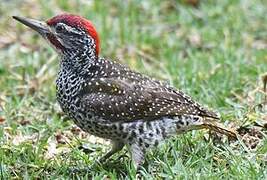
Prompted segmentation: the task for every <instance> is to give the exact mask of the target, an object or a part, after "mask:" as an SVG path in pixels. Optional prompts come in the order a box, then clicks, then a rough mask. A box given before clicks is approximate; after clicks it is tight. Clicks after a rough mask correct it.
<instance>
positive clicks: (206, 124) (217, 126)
mask: <svg viewBox="0 0 267 180" xmlns="http://www.w3.org/2000/svg"><path fill="white" fill-rule="evenodd" d="M202 126H203V128H207V129H210V130H213V131H215V132H218V133H221V134H224V135H227V136H228V137H230V138H234V139H237V132H236V131H235V130H233V129H229V128H226V127H224V126H223V125H222V124H221V123H219V122H217V121H214V120H213V119H210V118H205V119H204V121H203V124H202Z"/></svg>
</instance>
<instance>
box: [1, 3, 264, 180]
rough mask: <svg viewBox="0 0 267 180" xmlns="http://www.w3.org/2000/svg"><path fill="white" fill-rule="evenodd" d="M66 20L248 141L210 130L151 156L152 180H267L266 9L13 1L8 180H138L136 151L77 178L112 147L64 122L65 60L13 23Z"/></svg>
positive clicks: (6, 36)
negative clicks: (58, 81) (88, 28)
mask: <svg viewBox="0 0 267 180" xmlns="http://www.w3.org/2000/svg"><path fill="white" fill-rule="evenodd" d="M194 2H195V3H194ZM63 11H67V12H71V13H75V14H79V15H82V16H85V17H87V18H88V19H90V20H91V21H92V22H93V23H94V24H95V26H96V28H97V29H98V32H99V34H100V37H101V55H102V56H105V57H110V58H112V59H114V60H117V61H119V62H121V63H123V64H127V65H128V66H130V67H131V68H132V69H134V70H136V71H139V72H142V73H145V74H147V75H149V76H153V77H155V78H158V79H161V80H163V81H167V82H169V83H170V84H172V85H173V86H175V87H177V88H179V89H181V90H183V91H185V92H186V93H187V94H190V95H191V96H192V97H193V98H194V99H195V100H197V101H199V102H201V103H202V104H205V105H207V106H208V107H210V108H212V109H214V110H216V111H217V112H219V113H220V114H221V118H222V120H221V121H222V123H223V124H224V125H225V126H228V127H232V128H235V129H237V130H238V132H239V134H240V140H239V141H235V142H234V141H229V140H227V139H226V138H225V137H220V136H219V135H218V134H210V133H209V132H207V131H205V130H201V131H192V132H188V133H186V134H184V135H180V136H177V137H174V138H173V139H170V140H168V141H166V143H164V144H162V145H161V146H160V147H159V148H158V149H156V150H153V151H151V152H149V153H148V154H147V156H146V162H147V163H146V165H145V167H144V169H143V170H142V174H143V175H144V176H145V177H147V178H150V179H152V178H153V179H154V178H155V179H162V178H164V177H169V178H174V179H203V178H205V179H217V178H220V179H225V178H226V179H266V178H267V155H266V154H267V140H266V134H267V133H266V121H267V115H266V114H267V113H266V112H267V107H266V106H267V105H266V97H265V95H266V92H264V88H263V87H264V79H265V81H267V74H266V72H267V66H266V63H267V16H266V14H267V3H266V1H264V0H262V1H260V0H254V1H251V0H243V1H241V0H240V1H238V0H236V1H232V0H225V1H212V0H203V1H201V2H198V1H197V0H195V1H189V0H182V1H174V0H170V1H160V0H154V1H152V0H151V1H138V0H128V1H115V0H111V1H105V2H102V1H86V0H81V1H76V0H70V1H63V0H59V1H46V0H25V1H15V0H10V1H2V2H1V6H0V176H1V178H2V179H10V178H13V179H22V178H25V179H36V178H41V179H42V178H44V177H46V178H48V179H55V178H59V179H62V178H63V179H64V178H68V177H70V176H74V178H79V177H80V178H81V177H85V178H86V177H87V178H95V179H102V178H106V179H117V178H123V177H127V178H129V179H131V178H134V177H135V173H136V172H135V170H134V168H133V166H132V164H131V161H130V158H128V157H127V156H128V155H127V154H126V155H127V156H126V157H125V156H123V155H124V154H125V151H126V150H123V151H122V152H121V153H119V154H118V155H115V156H114V157H113V158H112V159H111V160H110V161H109V162H108V163H107V164H105V165H102V166H95V167H93V168H92V169H91V170H90V171H82V172H80V173H77V174H74V175H73V174H70V171H69V170H70V169H73V168H74V167H76V168H78V169H83V168H85V167H88V166H91V165H92V164H93V162H94V161H95V160H96V159H97V158H99V157H100V156H101V155H103V154H104V153H105V152H106V151H107V150H108V148H109V145H108V143H107V142H106V141H105V140H101V139H97V138H95V137H93V136H90V135H88V134H86V133H84V132H82V131H80V130H79V129H78V128H77V127H76V126H75V125H74V124H73V122H72V121H71V120H69V119H68V118H66V117H64V115H63V114H62V112H61V110H60V108H59V107H58V105H57V103H56V99H55V76H56V73H57V70H58V63H59V61H58V57H57V54H56V53H55V52H54V50H53V49H52V48H51V47H49V45H47V44H46V43H45V41H43V40H42V39H41V38H40V36H39V35H37V34H36V33H35V32H33V31H32V30H30V29H29V28H27V27H25V26H23V25H21V24H19V23H18V22H16V21H14V20H13V19H12V18H11V16H12V15H19V16H26V17H31V18H36V19H40V20H45V19H48V18H50V17H52V16H54V15H56V14H58V13H60V12H63ZM85 152H87V153H88V154H89V156H88V155H87V154H86V153H85ZM120 156H122V158H119V157H120Z"/></svg>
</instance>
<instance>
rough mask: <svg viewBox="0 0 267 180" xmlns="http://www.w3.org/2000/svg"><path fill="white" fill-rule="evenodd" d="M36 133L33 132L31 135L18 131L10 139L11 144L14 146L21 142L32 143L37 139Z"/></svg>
mask: <svg viewBox="0 0 267 180" xmlns="http://www.w3.org/2000/svg"><path fill="white" fill-rule="evenodd" d="M37 137H38V134H37V133H34V134H31V135H24V134H22V133H21V132H19V133H18V134H17V135H16V136H15V137H14V138H13V140H12V144H13V145H15V146H18V145H20V144H21V143H25V142H30V143H34V142H35V141H36V140H37Z"/></svg>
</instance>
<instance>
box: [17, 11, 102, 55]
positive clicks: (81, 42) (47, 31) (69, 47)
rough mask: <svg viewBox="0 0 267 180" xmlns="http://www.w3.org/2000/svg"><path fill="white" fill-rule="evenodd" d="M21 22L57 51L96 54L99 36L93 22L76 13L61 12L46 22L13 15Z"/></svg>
mask: <svg viewBox="0 0 267 180" xmlns="http://www.w3.org/2000/svg"><path fill="white" fill-rule="evenodd" d="M13 18H14V19H16V20H18V21H19V22H21V23H22V24H24V25H26V26H28V27H30V28H32V29H33V30H35V31H37V32H38V33H39V34H40V35H41V36H42V37H43V38H45V39H46V40H48V41H49V42H50V43H51V45H52V46H53V47H54V48H55V49H56V50H57V51H58V52H59V53H63V54H64V53H69V54H71V53H72V52H75V51H76V52H77V51H79V52H80V53H81V51H83V52H84V51H85V50H87V51H89V52H86V53H92V54H94V56H98V54H99V51H100V47H99V37H98V34H97V32H96V29H95V27H94V26H93V24H92V23H91V22H90V21H89V20H87V19H85V18H83V17H81V16H77V15H73V14H61V15H57V16H55V17H53V18H51V19H49V20H47V21H46V22H43V21H39V20H35V19H30V18H24V17H18V16H13Z"/></svg>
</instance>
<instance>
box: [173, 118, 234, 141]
mask: <svg viewBox="0 0 267 180" xmlns="http://www.w3.org/2000/svg"><path fill="white" fill-rule="evenodd" d="M181 120H182V122H184V123H183V125H182V126H181ZM216 120H217V119H214V118H212V117H201V116H183V117H182V118H178V119H177V121H175V124H176V134H177V133H178V134H180V133H183V132H186V131H188V130H197V129H210V130H212V131H215V132H218V133H220V134H224V135H226V136H228V137H230V138H232V139H237V133H236V132H235V131H234V130H232V129H229V128H226V127H224V126H223V125H222V124H221V123H219V122H218V121H216ZM185 122H186V123H185Z"/></svg>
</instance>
